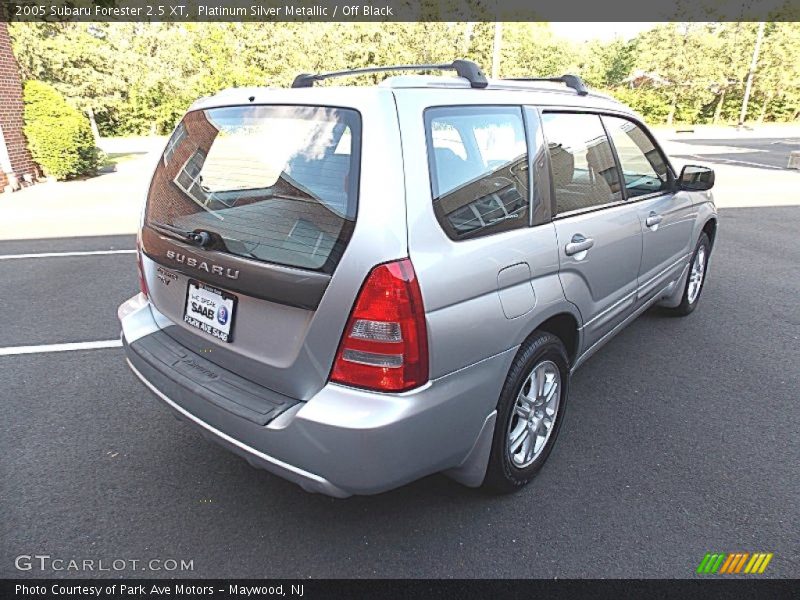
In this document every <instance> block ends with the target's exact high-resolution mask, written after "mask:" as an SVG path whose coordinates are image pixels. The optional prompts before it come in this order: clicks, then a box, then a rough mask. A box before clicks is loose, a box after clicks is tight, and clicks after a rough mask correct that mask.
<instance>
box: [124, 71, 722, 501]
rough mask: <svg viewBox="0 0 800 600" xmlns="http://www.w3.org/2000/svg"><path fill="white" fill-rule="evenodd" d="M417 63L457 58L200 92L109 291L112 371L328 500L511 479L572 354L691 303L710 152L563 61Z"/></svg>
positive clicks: (711, 226) (708, 218)
mask: <svg viewBox="0 0 800 600" xmlns="http://www.w3.org/2000/svg"><path fill="white" fill-rule="evenodd" d="M409 68H410V67H407V66H403V67H399V68H398V67H392V68H388V67H383V68H375V69H369V70H368V71H371V72H375V71H388V70H391V69H409ZM415 68H416V69H418V70H427V71H431V70H433V69H442V70H448V69H449V70H453V71H455V72H456V76H453V77H445V76H441V77H440V76H429V75H424V76H423V75H405V76H394V77H390V78H388V79H385V80H384V81H383V82H382V83H381V84H379V85H377V86H370V87H333V86H316V87H315V86H314V83H315V82H318V81H322V80H325V79H329V78H332V77H338V76H342V75H350V74H354V73H359V72H363V71H364V70H356V71H348V72H345V73H328V74H320V75H300V76H298V77H297V78H296V79H295V82H294V84H293V86H292V89H266V88H258V89H233V90H228V91H225V92H222V93H220V94H218V95H216V96H214V97H211V98H205V99H202V100H200V101H198V102H197V103H195V104H194V105H193V106H192V107H191V108H190V109H189V111H188V112H187V113H186V115H185V116H184V118H183V120H182V121H181V123H180V124H179V125H178V126H177V128H176V129H175V131H174V132H173V134H172V136H171V137H170V139H169V141H168V143H167V146H166V149H165V150H164V153H163V156H162V157H161V159H160V160H159V162H158V165H157V167H156V169H155V172H154V174H153V179H152V182H151V184H150V188H149V193H148V197H147V203H146V208H145V211H144V213H143V217H142V224H141V230H140V233H139V255H138V262H139V269H140V280H141V281H140V283H141V293H140V294H138V295H137V296H136V297H134V298H132V299H131V300H129V301H128V302H126V303H125V304H123V305H122V306H121V307H120V309H119V316H120V319H121V321H122V336H123V342H124V347H125V351H126V354H127V360H128V362H129V364H130V367H131V368H132V369H133V371H134V373H135V374H136V375H137V376H138V377H139V378H140V379H141V380H142V381H143V382H144V384H145V385H146V386H147V387H148V388H150V390H152V392H153V393H155V394H156V395H157V396H158V397H159V398H161V399H162V400H163V401H164V402H165V403H166V404H167V405H168V406H169V407H170V408H172V409H173V410H174V411H175V412H176V413H177V415H178V416H179V417H181V418H183V419H184V420H185V421H188V422H190V423H193V424H195V425H196V426H198V428H199V429H200V431H202V432H204V433H205V434H206V435H207V436H208V437H209V438H212V439H214V440H215V441H217V442H219V443H221V444H222V445H224V446H226V447H228V448H229V449H231V450H233V451H234V452H236V453H238V454H240V455H242V456H244V457H245V458H246V459H247V460H248V461H250V463H252V464H253V465H256V466H258V467H262V468H264V469H267V470H269V471H271V472H273V473H277V474H279V475H280V476H282V477H285V478H287V479H290V480H291V481H294V482H296V483H298V484H300V485H301V486H302V487H303V488H305V489H307V490H311V491H317V492H322V493H325V494H330V495H333V496H347V495H350V494H372V493H377V492H381V491H384V490H388V489H391V488H394V487H396V486H400V485H402V484H404V483H407V482H409V481H412V480H414V479H417V478H420V477H423V476H425V475H428V474H430V473H435V472H440V471H444V472H446V473H447V474H448V475H450V476H451V477H453V478H455V479H456V480H458V481H460V482H462V483H464V484H465V485H468V486H479V485H485V486H487V487H489V488H492V489H495V490H499V491H511V490H515V489H518V488H520V487H522V486H523V485H525V484H526V483H527V482H528V481H529V480H530V479H531V478H532V477H533V476H534V475H535V474H536V472H537V471H538V470H539V469H540V468H541V467H542V464H543V463H544V462H545V460H546V459H547V456H548V454H549V453H550V451H551V449H552V447H553V444H554V443H555V440H556V436H557V434H558V431H559V427H560V426H561V423H562V421H563V419H564V409H565V406H566V403H567V390H568V383H569V378H570V374H571V373H572V372H573V371H574V370H575V369H577V368H578V367H579V366H580V365H581V363H583V362H584V361H585V360H586V359H587V358H588V357H589V356H590V355H591V354H592V353H593V352H594V351H595V350H597V349H598V348H599V347H601V346H602V345H603V344H604V343H605V342H606V341H608V340H609V339H610V338H611V337H612V336H614V334H616V333H617V332H619V331H620V330H621V329H622V328H623V327H624V326H625V325H627V324H628V323H630V322H631V320H633V319H634V318H635V317H636V316H637V315H639V314H640V313H642V312H643V311H644V310H645V309H647V308H648V307H649V306H651V305H653V304H656V303H658V304H661V305H662V306H664V307H667V308H668V309H670V310H672V311H674V312H675V313H676V314H681V315H686V314H688V313H690V312H692V311H693V310H694V308H695V307H696V306H697V303H698V299H699V297H700V294H701V292H702V289H703V282H704V279H705V275H706V268H707V265H708V260H709V256H710V253H711V249H712V247H713V245H714V238H715V235H716V231H717V214H716V209H715V207H714V203H713V200H712V197H711V193H710V192H709V191H708V190H709V189H710V188H711V187H712V185H713V183H714V174H713V172H712V171H711V170H710V169H707V168H705V167H700V166H686V167H684V168H683V170H682V171H681V173H680V174H677V173H676V172H675V171H674V170H673V168H672V166H671V164H670V162H669V160H668V159H667V157H666V156H665V155H664V153H663V152H662V151H661V149H660V147H659V145H658V143H657V142H656V140H655V139H654V138H653V136H652V135H651V133H650V132H649V131H648V129H647V127H646V126H645V125H644V124H643V123H642V121H641V120H640V119H639V118H638V117H637V116H636V115H635V114H634V113H632V112H631V111H630V110H629V109H628V108H626V107H625V106H623V105H621V104H619V103H617V102H615V101H614V100H611V99H609V98H607V97H604V96H600V95H596V94H592V93H589V92H588V91H587V90H586V88H585V87H584V85H583V82H582V81H581V80H580V79H579V78H577V77H575V76H571V75H565V76H563V77H559V78H553V79H551V80H544V81H542V80H524V81H520V80H514V81H512V80H495V81H487V80H486V78H485V77H484V75H483V73H482V72H481V71H480V69H479V68H478V67H477V66H476V65H475V64H474V63H471V62H468V61H461V60H459V61H455V62H454V63H452V64H447V65H422V66H416V67H415ZM622 376H623V374H620V377H622ZM154 418H155V417H154Z"/></svg>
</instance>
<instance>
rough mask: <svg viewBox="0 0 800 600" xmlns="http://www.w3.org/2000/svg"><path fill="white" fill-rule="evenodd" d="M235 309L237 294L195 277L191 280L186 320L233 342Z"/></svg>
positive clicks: (226, 340)
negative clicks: (197, 279)
mask: <svg viewBox="0 0 800 600" xmlns="http://www.w3.org/2000/svg"><path fill="white" fill-rule="evenodd" d="M235 310H236V296H233V295H231V294H228V293H226V292H223V291H222V290H220V289H217V288H215V287H211V286H210V285H206V284H205V283H201V282H199V281H195V280H194V279H190V280H189V291H188V293H187V294H186V311H185V312H184V315H183V320H184V322H186V323H188V324H189V325H191V326H192V327H197V328H198V329H200V330H201V331H205V332H206V333H207V334H209V335H213V336H214V337H215V338H217V339H219V340H222V341H223V342H232V341H233V317H234V312H235Z"/></svg>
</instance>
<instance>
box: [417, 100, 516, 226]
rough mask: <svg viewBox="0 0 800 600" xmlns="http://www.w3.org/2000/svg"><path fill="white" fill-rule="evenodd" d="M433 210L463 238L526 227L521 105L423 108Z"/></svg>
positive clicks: (439, 218)
mask: <svg viewBox="0 0 800 600" xmlns="http://www.w3.org/2000/svg"><path fill="white" fill-rule="evenodd" d="M425 128H426V137H427V146H428V148H427V149H428V165H429V169H430V174H431V192H432V196H433V206H434V212H435V213H436V218H437V219H438V221H439V223H440V225H441V226H442V228H443V229H444V231H445V232H446V233H447V235H448V236H449V237H450V238H451V239H454V240H461V239H468V238H473V237H478V236H482V235H490V234H492V233H499V232H501V231H507V230H509V229H517V228H521V227H527V226H528V211H529V193H528V188H529V184H528V149H527V145H526V141H525V126H524V124H523V117H522V108H521V107H513V106H511V107H506V106H461V107H437V108H429V109H427V110H426V111H425Z"/></svg>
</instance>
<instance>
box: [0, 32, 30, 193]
mask: <svg viewBox="0 0 800 600" xmlns="http://www.w3.org/2000/svg"><path fill="white" fill-rule="evenodd" d="M22 109H23V106H22V81H21V79H20V75H19V67H18V65H17V60H16V59H15V58H14V54H13V52H12V51H11V39H10V38H9V37H8V25H7V24H6V23H0V192H2V191H4V190H6V189H7V188H9V187H10V188H11V189H16V187H17V186H18V185H19V184H21V183H24V182H25V181H33V180H35V179H36V178H37V177H38V175H39V168H38V166H37V165H36V163H34V162H33V159H32V158H31V154H30V152H29V151H28V143H27V140H26V139H25V134H24V133H23V132H22V125H23V123H22Z"/></svg>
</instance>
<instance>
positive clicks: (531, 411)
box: [483, 332, 569, 493]
mask: <svg viewBox="0 0 800 600" xmlns="http://www.w3.org/2000/svg"><path fill="white" fill-rule="evenodd" d="M553 383H555V384H556V385H557V389H556V390H555V391H554V390H553V389H552V385H553ZM534 386H537V387H536V388H534ZM537 391H538V393H537ZM568 392H569V360H568V358H567V352H566V349H565V348H564V344H563V343H562V342H561V340H560V339H559V338H557V337H556V336H554V335H553V334H551V333H545V332H534V334H533V335H532V336H531V337H530V338H529V339H528V340H527V341H526V342H525V343H524V344H523V345H522V347H521V348H520V350H519V352H518V353H517V356H516V357H515V358H514V362H513V363H512V365H511V369H510V370H509V372H508V376H507V377H506V380H505V383H504V384H503V390H502V392H501V394H500V399H499V401H498V403H497V420H496V422H495V430H494V437H493V439H492V449H491V453H490V456H489V464H488V467H487V470H486V476H485V477H484V480H483V487H484V488H485V489H488V490H490V491H493V492H499V493H510V492H514V491H517V490H519V489H521V488H522V487H524V486H525V485H526V484H527V483H528V482H529V481H530V480H531V479H533V478H534V476H535V475H536V474H537V473H538V472H539V470H540V469H541V468H542V466H543V465H544V463H545V461H546V460H547V457H548V456H549V455H550V452H551V450H552V449H553V445H554V444H555V441H556V438H557V437H558V432H559V430H560V429H561V423H562V422H563V420H564V409H565V408H566V403H567V395H568ZM548 421H549V427H548ZM526 444H528V446H526Z"/></svg>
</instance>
